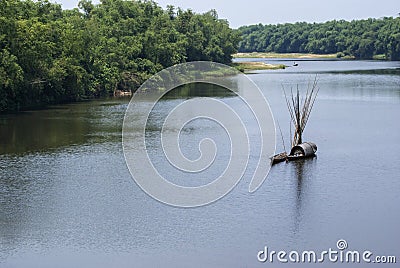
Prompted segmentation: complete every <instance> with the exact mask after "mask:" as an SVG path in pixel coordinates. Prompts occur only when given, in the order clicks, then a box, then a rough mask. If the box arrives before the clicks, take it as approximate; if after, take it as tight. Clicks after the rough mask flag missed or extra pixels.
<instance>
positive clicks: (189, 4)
mask: <svg viewBox="0 0 400 268" xmlns="http://www.w3.org/2000/svg"><path fill="white" fill-rule="evenodd" d="M55 2H57V3H60V4H62V5H63V8H73V7H76V5H77V3H78V0H73V1H71V0H55ZM99 2H100V1H98V0H97V1H93V3H99ZM156 2H157V3H159V4H160V5H161V6H162V7H166V6H167V5H168V4H171V5H174V6H177V7H182V8H184V9H187V8H191V9H192V10H194V11H195V12H206V11H208V10H210V9H216V10H217V11H218V14H219V16H220V18H224V19H227V20H228V21H229V22H230V25H231V26H232V27H234V28H237V27H239V26H241V25H248V24H257V23H263V24H277V23H285V22H297V21H307V22H323V21H327V20H333V19H345V20H352V19H364V18H369V17H373V18H380V17H383V16H397V15H398V13H399V12H400V1H399V0H379V1H377V0H364V1H363V0H335V1H323V0H304V1H299V0H273V1H269V0H245V1H237V0H201V1H195V0H194V1H188V0H158V1H157V0H156Z"/></svg>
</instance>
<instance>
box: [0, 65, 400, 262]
mask: <svg viewBox="0 0 400 268" xmlns="http://www.w3.org/2000/svg"><path fill="white" fill-rule="evenodd" d="M240 60H242V61H243V60H244V61H246V60H254V59H240ZM258 60H264V59H258ZM265 61H267V62H269V63H284V64H286V65H289V66H290V65H292V64H293V61H294V60H290V59H289V60H287V59H274V60H265ZM296 62H297V63H299V66H297V67H288V68H286V69H285V70H277V71H259V72H255V73H252V74H249V77H250V78H251V79H252V80H253V81H254V82H255V83H256V84H257V85H258V87H259V88H260V89H261V90H262V92H263V93H264V94H265V96H266V97H267V99H268V101H269V103H270V106H271V109H272V112H273V114H274V117H275V120H276V121H277V122H278V123H279V125H280V126H281V129H282V134H283V137H284V140H285V142H286V147H288V146H289V140H290V137H289V132H290V127H289V115H288V112H287V108H286V103H285V98H284V94H283V91H282V87H283V88H285V89H286V90H287V91H289V90H290V88H291V87H292V88H296V87H297V85H298V86H299V88H301V89H304V88H306V87H307V84H308V83H309V81H312V80H313V79H314V78H315V76H316V75H317V78H318V80H319V82H318V85H319V87H320V91H319V95H318V98H317V101H316V104H315V106H314V110H313V112H312V114H311V117H310V120H309V124H308V125H307V128H306V130H305V133H304V140H306V141H312V142H314V143H316V144H317V145H318V152H317V157H316V158H313V159H309V160H304V161H300V162H291V163H281V164H279V165H275V166H273V167H272V169H271V171H270V173H269V175H268V177H267V180H266V181H265V182H264V184H263V185H262V186H261V187H260V188H259V189H258V190H257V191H256V192H255V193H252V194H250V193H248V185H249V183H250V180H251V177H252V172H253V171H254V169H253V168H254V165H255V163H256V159H253V158H254V157H252V156H254V155H255V153H254V155H251V156H250V161H249V168H248V169H247V170H246V172H245V174H244V177H243V179H242V180H241V181H240V183H239V184H238V185H237V187H236V188H235V189H234V190H233V191H232V192H231V193H229V194H228V195H227V196H225V197H224V198H222V199H221V200H219V201H217V202H215V203H212V204H210V205H207V206H204V207H199V208H195V209H184V208H175V207H171V206H168V205H165V204H162V203H160V202H158V201H156V200H154V199H152V198H151V197H149V196H148V195H147V194H146V193H144V192H143V191H142V190H141V189H140V188H139V187H138V186H137V185H136V184H135V182H134V181H133V180H132V178H131V175H130V173H129V171H128V169H127V166H126V164H125V160H124V156H123V152H122V145H121V129H122V121H123V116H124V113H125V110H126V108H127V104H128V101H129V100H127V99H107V100H96V101H92V102H83V103H75V104H69V105H60V106H55V107H50V108H49V109H47V110H41V111H30V112H23V113H20V114H17V115H2V116H0V267H254V266H255V267H262V266H267V265H269V266H271V264H268V263H260V262H258V260H257V253H258V252H259V251H260V250H263V249H264V247H265V246H267V247H268V248H269V249H270V250H275V251H279V250H284V251H287V252H289V251H292V250H297V251H299V252H301V251H304V250H314V251H316V252H321V251H323V250H328V249H329V248H332V249H337V246H336V242H337V241H338V240H339V239H345V240H346V241H347V244H348V249H351V250H359V251H360V252H362V251H365V250H369V251H371V252H373V254H374V256H376V255H381V256H388V255H395V256H397V261H398V262H399V261H400V253H399V248H400V230H399V227H398V226H400V210H399V204H400V175H399V171H400V170H399V166H400V153H399V152H400V143H399V140H400V125H399V119H398V118H399V115H400V71H399V69H398V68H400V62H379V61H314V60H303V61H298V60H296ZM204 90H207V92H208V93H207V95H213V96H215V97H217V98H218V99H220V100H222V101H224V102H227V103H232V104H233V105H240V103H238V102H237V97H235V95H232V94H228V93H227V92H225V91H224V90H221V89H217V88H210V87H207V86H205V85H198V86H196V89H195V90H189V91H184V92H178V93H177V94H173V95H172V96H169V98H166V99H164V100H162V101H161V102H160V105H158V107H157V110H156V111H155V113H154V116H153V119H152V120H153V121H152V124H151V126H152V127H151V128H150V129H148V132H149V134H148V135H147V137H148V138H149V139H150V143H149V148H150V149H152V150H150V151H151V152H150V154H151V157H152V160H153V161H154V162H155V163H156V165H158V166H159V168H160V169H164V170H165V171H166V172H167V173H168V172H169V171H168V169H169V167H167V161H165V159H164V160H163V157H162V154H161V153H160V147H159V146H157V144H158V143H157V139H154V142H153V143H152V138H153V137H156V136H157V135H158V134H159V130H160V128H161V125H162V121H161V119H162V115H163V114H165V113H167V112H168V111H170V110H171V108H173V107H174V106H176V105H177V104H178V103H180V102H181V101H182V100H184V99H187V98H188V97H190V96H191V94H195V95H199V92H203V91H204ZM241 90H244V91H245V90H246V89H241ZM211 92H212V93H211ZM243 113H245V111H244V112H243ZM158 115H160V116H158ZM160 118H161V119H160ZM185 133H186V134H185V135H186V136H185V135H184V137H186V138H183V139H182V140H183V143H187V144H186V145H187V146H186V147H185V144H183V147H184V148H186V149H184V150H189V152H190V149H191V148H194V147H193V146H194V144H195V143H197V142H198V139H197V138H196V137H203V136H206V137H207V136H210V137H212V138H214V139H216V140H217V141H220V143H221V146H222V151H223V150H224V149H226V148H225V147H224V146H225V145H224V141H226V140H227V136H226V133H225V132H224V131H222V130H219V129H218V126H217V125H212V124H209V122H199V123H195V122H193V123H191V124H190V125H189V126H188V127H187V131H186V132H185ZM277 134H278V136H277V151H282V150H283V144H282V142H281V137H280V134H279V132H277ZM191 137H195V138H193V139H192V138H191ZM151 144H153V145H154V146H153V147H152V146H151ZM251 146H252V147H251V148H253V151H257V150H256V149H257V144H255V145H254V144H253V145H251ZM254 148H255V149H254ZM227 158H229V155H227V154H224V153H222V154H221V155H219V156H218V157H217V159H216V160H218V161H216V162H215V164H216V168H215V170H214V171H213V172H219V171H220V170H223V166H224V165H225V164H226V161H227ZM138 165H140V163H138ZM182 176H184V175H182ZM177 181H178V182H183V181H185V178H183V177H182V178H179V177H178V178H177ZM206 182H207V181H201V183H200V184H204V183H206ZM274 264H275V265H277V264H278V261H276V260H275V261H274ZM285 265H288V266H291V265H290V264H284V265H282V266H285ZM320 265H321V266H323V267H330V266H331V265H332V263H329V262H328V261H325V263H322V264H320ZM336 265H339V266H340V265H343V266H344V265H346V267H347V266H349V265H348V264H340V263H339V264H336ZM370 265H371V266H374V265H373V264H370ZM293 266H296V267H297V266H299V267H302V265H301V264H294V265H293ZM306 266H307V267H308V266H309V265H306ZM355 266H360V265H355ZM376 266H379V265H378V264H376Z"/></svg>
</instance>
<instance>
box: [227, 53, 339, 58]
mask: <svg viewBox="0 0 400 268" xmlns="http://www.w3.org/2000/svg"><path fill="white" fill-rule="evenodd" d="M233 57H234V58H284V59H336V58H338V55H337V54H307V53H272V52H250V53H236V54H234V55H233Z"/></svg>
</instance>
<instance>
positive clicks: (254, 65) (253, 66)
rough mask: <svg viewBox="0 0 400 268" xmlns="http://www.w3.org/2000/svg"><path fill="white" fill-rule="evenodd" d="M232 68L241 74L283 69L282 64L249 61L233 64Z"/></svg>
mask: <svg viewBox="0 0 400 268" xmlns="http://www.w3.org/2000/svg"><path fill="white" fill-rule="evenodd" d="M232 66H233V67H235V68H236V69H238V70H239V71H241V72H249V71H255V70H279V69H285V68H286V66H285V65H284V64H268V63H264V62H257V61H250V62H235V63H233V64H232Z"/></svg>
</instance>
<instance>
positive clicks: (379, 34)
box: [239, 17, 400, 60]
mask: <svg viewBox="0 0 400 268" xmlns="http://www.w3.org/2000/svg"><path fill="white" fill-rule="evenodd" d="M239 32H240V33H241V35H242V38H243V39H242V41H241V42H240V46H239V52H275V53H314V54H337V57H338V58H342V57H354V58H356V59H372V58H374V57H375V58H381V59H382V58H384V59H388V60H400V17H397V18H392V17H386V18H382V19H367V20H353V21H351V22H349V21H344V20H339V21H337V20H333V21H328V22H325V23H306V22H298V23H285V24H278V25H262V24H258V25H251V26H243V27H241V28H239Z"/></svg>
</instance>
